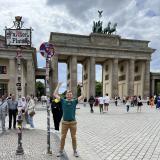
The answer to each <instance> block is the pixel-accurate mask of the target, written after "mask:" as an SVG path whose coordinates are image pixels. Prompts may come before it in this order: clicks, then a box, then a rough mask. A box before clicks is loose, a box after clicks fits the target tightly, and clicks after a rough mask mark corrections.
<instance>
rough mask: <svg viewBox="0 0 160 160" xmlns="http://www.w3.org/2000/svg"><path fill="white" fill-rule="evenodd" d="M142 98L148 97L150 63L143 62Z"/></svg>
mask: <svg viewBox="0 0 160 160" xmlns="http://www.w3.org/2000/svg"><path fill="white" fill-rule="evenodd" d="M143 86H144V89H143V98H147V97H149V96H150V61H149V60H147V61H146V62H145V71H144V85H143Z"/></svg>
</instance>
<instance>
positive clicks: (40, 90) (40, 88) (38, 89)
mask: <svg viewBox="0 0 160 160" xmlns="http://www.w3.org/2000/svg"><path fill="white" fill-rule="evenodd" d="M36 93H37V97H41V96H42V95H44V94H45V87H44V84H43V83H42V82H41V81H37V82H36Z"/></svg>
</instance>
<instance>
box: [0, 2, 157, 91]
mask: <svg viewBox="0 0 160 160" xmlns="http://www.w3.org/2000/svg"><path fill="white" fill-rule="evenodd" d="M98 10H103V14H102V15H103V17H102V21H103V26H104V27H105V26H107V23H108V22H109V21H111V23H115V22H117V23H118V26H117V33H116V34H117V35H119V36H121V37H122V38H129V39H139V40H149V41H150V43H149V47H152V48H154V49H156V51H155V52H154V53H153V54H152V61H151V71H152V72H160V1H159V0H152V1H151V0H79V1H77V0H5V1H4V0H0V20H1V21H0V35H3V36H4V28H5V26H7V27H8V28H9V27H12V26H13V21H14V17H15V16H17V15H19V16H22V17H23V19H22V20H23V21H24V27H26V28H28V27H32V28H33V33H32V45H33V46H34V47H36V48H37V51H38V50H39V46H40V44H41V43H42V42H45V41H48V40H49V35H50V32H64V33H73V34H82V35H89V34H90V33H91V32H92V25H93V21H95V20H97V19H98V12H97V11H98ZM37 58H38V66H39V67H44V66H45V60H44V58H43V57H42V56H41V55H40V54H39V53H37ZM65 71H66V65H65V64H59V73H62V74H60V75H59V80H60V81H61V80H63V79H64V78H66V77H64V76H66V75H65V74H63V73H65ZM81 72H82V66H81V65H80V64H78V80H79V81H80V80H81ZM100 77H101V66H98V65H96V79H97V80H101V78H100ZM63 88H65V85H64V86H63Z"/></svg>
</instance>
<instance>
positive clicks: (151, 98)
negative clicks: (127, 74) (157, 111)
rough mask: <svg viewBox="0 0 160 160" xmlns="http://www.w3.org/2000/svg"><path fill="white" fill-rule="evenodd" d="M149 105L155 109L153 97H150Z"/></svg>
mask: <svg viewBox="0 0 160 160" xmlns="http://www.w3.org/2000/svg"><path fill="white" fill-rule="evenodd" d="M149 104H150V106H151V108H153V107H154V97H153V96H151V97H150V99H149Z"/></svg>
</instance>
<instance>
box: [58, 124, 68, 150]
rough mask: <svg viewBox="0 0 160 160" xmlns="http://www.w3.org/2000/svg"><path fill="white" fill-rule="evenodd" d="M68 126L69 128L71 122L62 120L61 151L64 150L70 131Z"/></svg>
mask: <svg viewBox="0 0 160 160" xmlns="http://www.w3.org/2000/svg"><path fill="white" fill-rule="evenodd" d="M68 128H69V124H65V123H63V122H62V131H61V144H60V151H63V150H64V145H65V139H66V135H67V132H68Z"/></svg>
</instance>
